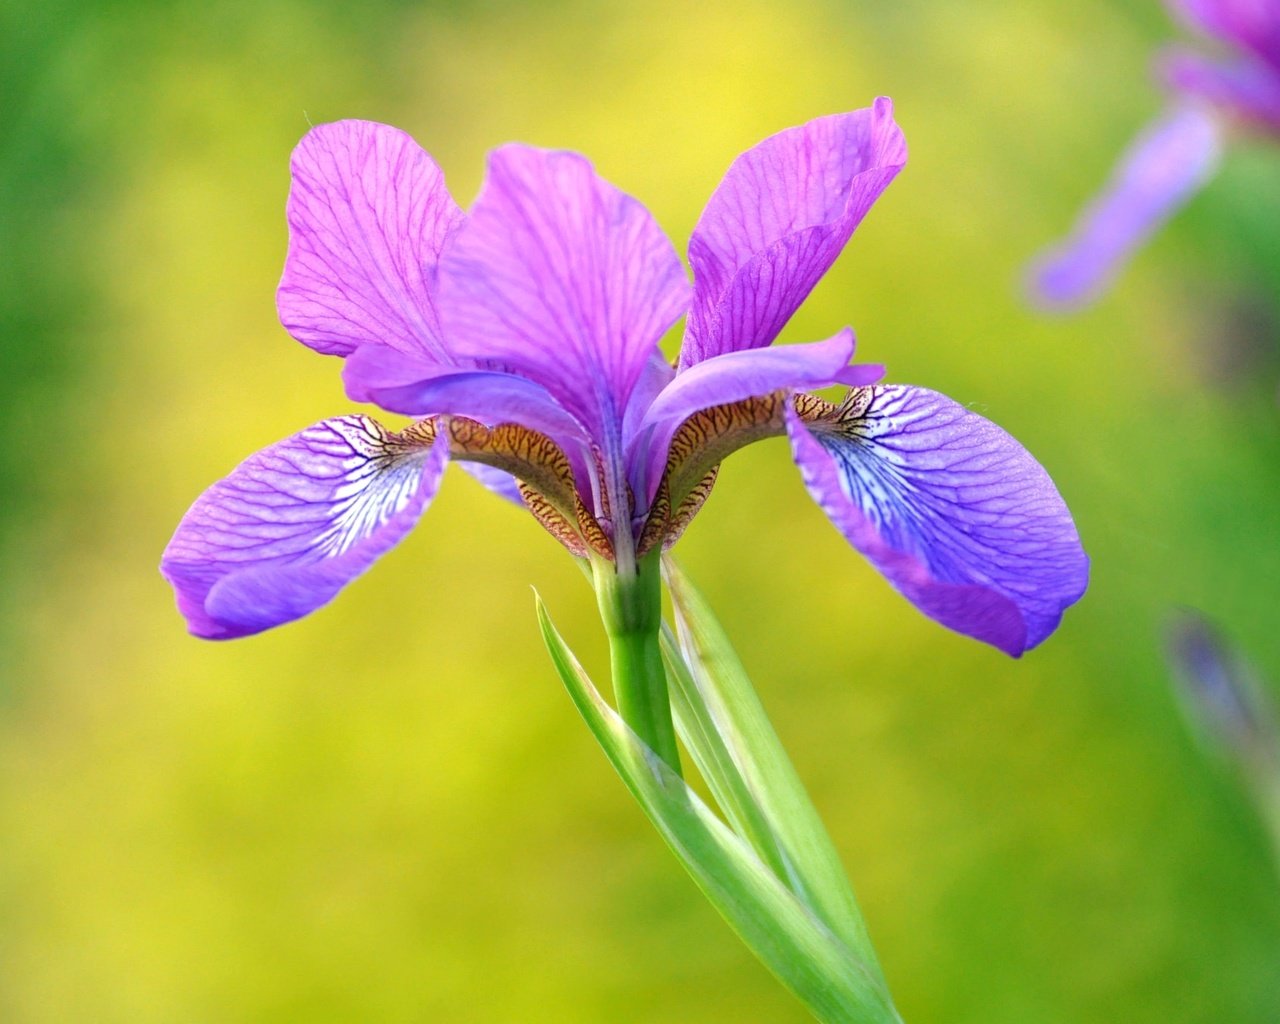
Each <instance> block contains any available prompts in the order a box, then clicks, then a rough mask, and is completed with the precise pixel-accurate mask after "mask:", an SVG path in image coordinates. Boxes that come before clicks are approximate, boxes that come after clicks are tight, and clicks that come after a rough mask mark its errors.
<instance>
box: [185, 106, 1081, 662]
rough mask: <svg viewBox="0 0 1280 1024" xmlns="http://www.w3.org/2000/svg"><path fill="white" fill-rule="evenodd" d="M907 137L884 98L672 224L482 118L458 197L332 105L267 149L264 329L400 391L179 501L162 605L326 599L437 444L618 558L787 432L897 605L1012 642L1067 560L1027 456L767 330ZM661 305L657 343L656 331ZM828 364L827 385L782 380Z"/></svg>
mask: <svg viewBox="0 0 1280 1024" xmlns="http://www.w3.org/2000/svg"><path fill="white" fill-rule="evenodd" d="M905 161H906V145H905V142H904V140H903V137H902V132H901V131H900V129H899V128H898V125H897V124H896V123H895V122H894V119H893V108H892V104H891V103H890V101H889V100H887V99H880V100H878V101H877V102H876V104H875V105H874V106H873V107H871V108H869V109H864V110H857V111H854V112H852V113H847V114H837V115H833V116H829V117H823V118H819V119H817V120H814V121H811V122H809V123H808V124H805V125H802V126H800V127H797V128H791V129H788V130H787V131H783V132H780V133H779V134H777V135H774V136H772V137H771V138H768V139H766V140H765V141H764V142H762V143H760V144H759V145H757V146H756V147H754V148H753V149H751V150H749V151H747V152H746V153H744V154H743V155H742V156H740V157H739V158H738V159H737V160H736V161H735V162H734V163H733V165H732V166H731V167H730V168H729V171H728V173H727V174H726V176H725V178H724V181H723V182H722V183H721V184H720V187H719V188H718V189H717V190H716V191H715V193H714V194H713V195H712V197H711V200H710V202H709V203H708V204H707V207H706V210H705V211H704V212H703V214H702V217H701V219H700V220H699V221H698V224H697V226H696V227H695V229H694V232H693V237H692V239H691V241H690V244H689V263H690V265H691V267H692V270H693V284H692V286H690V284H689V280H688V277H687V275H686V272H685V270H684V268H683V267H682V265H681V263H680V260H679V258H678V257H677V255H676V252H675V250H674V249H673V248H672V245H671V243H670V242H669V241H668V240H667V238H666V237H665V236H664V235H663V233H662V231H661V230H660V229H659V228H658V226H657V224H656V223H655V222H654V220H653V218H652V217H651V216H650V214H649V213H648V211H647V210H646V209H645V208H644V207H643V206H641V205H640V204H639V203H638V202H637V201H636V200H634V199H632V198H631V197H630V196H627V195H625V194H624V193H622V192H620V191H619V190H618V189H616V188H614V187H613V186H612V185H610V184H609V183H608V182H606V181H604V180H603V179H602V178H601V177H599V176H598V175H597V174H596V173H595V171H594V169H593V168H592V165H591V164H590V163H589V162H588V161H587V160H586V159H585V158H583V157H581V156H579V155H577V154H575V153H568V152H560V151H551V150H544V149H536V148H533V147H531V146H524V145H507V146H503V147H502V148H500V149H498V150H496V151H495V152H493V153H492V154H491V155H490V157H489V162H488V173H487V176H486V179H485V182H484V185H483V187H482V188H481V191H480V194H479V197H478V198H477V199H476V202H475V205H474V207H473V208H472V210H471V212H470V214H469V215H464V214H463V212H462V211H461V210H460V209H459V208H458V206H457V205H456V204H455V203H454V201H453V199H452V198H451V197H450V195H449V193H448V191H447V190H446V188H445V185H444V181H443V177H442V175H441V172H440V170H439V168H438V167H437V166H436V164H435V163H434V162H433V161H432V159H431V158H430V157H429V156H428V155H427V154H426V153H425V152H424V151H423V150H422V149H421V148H419V147H418V145H417V144H416V143H415V142H414V141H413V140H412V139H410V138H409V137H408V136H407V135H405V134H404V133H403V132H400V131H398V130H396V129H394V128H390V127H387V126H386V125H380V124H372V123H369V122H363V121H343V122H339V123H336V124H327V125H321V126H320V127H318V128H315V129H313V130H312V131H311V132H309V133H308V134H307V136H306V137H305V138H304V139H303V140H302V142H301V143H300V144H299V145H298V148H297V149H296V150H295V152H294V154H293V160H292V174H293V183H292V188H291V191H290V195H289V203H288V221H289V230H290V241H289V251H288V255H287V258H286V261H285V270H284V276H283V278H282V280H281V283H280V289H279V293H278V304H279V311H280V318H281V321H282V322H283V324H284V326H285V328H286V329H287V330H288V331H289V333H290V334H292V335H293V336H294V337H295V338H296V339H297V340H298V341H300V342H302V343H303V344H304V345H307V346H309V347H310V348H313V349H315V350H316V351H318V352H322V353H326V354H330V355H337V356H341V357H342V358H343V359H344V361H345V364H344V368H343V377H344V380H345V383H346V388H347V393H348V395H349V396H350V397H352V398H353V399H356V400H358V401H370V402H374V403H376V404H377V405H379V406H381V407H382V408H383V409H386V410H389V411H391V412H395V413H402V414H407V415H409V416H412V417H414V422H413V423H412V424H411V425H410V426H409V427H407V428H406V429H404V430H402V431H399V432H391V431H388V430H386V429H385V428H383V427H382V426H380V425H378V424H377V423H376V422H375V421H374V420H372V419H370V418H368V417H366V416H362V415H350V416H341V417H338V418H336V419H329V420H325V421H323V422H321V423H318V424H316V425H315V426H313V427H309V428H308V429H306V430H304V431H302V432H301V433H299V434H296V435H294V436H293V437H289V438H287V439H285V440H283V441H281V442H279V443H278V444H275V445H272V446H271V447H269V448H266V449H265V450H263V451H261V452H259V453H258V454H256V455H253V456H251V457H250V458H249V459H248V460H246V461H245V462H244V463H242V464H241V465H240V466H239V467H238V468H237V469H235V470H234V471H233V472H232V473H231V475H230V476H228V477H226V478H225V479H223V480H221V481H220V482H218V483H216V484H214V485H213V486H212V487H211V488H210V489H209V490H207V491H206V492H205V493H204V494H203V495H202V496H201V497H200V498H199V499H198V500H197V501H196V503H195V504H194V505H193V506H192V508H191V510H190V511H189V512H188V513H187V515H186V516H185V517H184V519H183V520H182V522H181V524H180V525H179V526H178V529H177V532H176V534H175V535H174V537H173V540H172V541H171V542H170V544H169V546H168V548H167V550H166V551H165V553H164V559H163V562H162V566H161V568H162V571H163V573H164V575H165V576H166V578H167V579H168V580H169V581H170V583H172V585H173V587H174V589H175V591H176V593H177V600H178V607H179V609H180V610H181V611H182V613H183V615H184V616H185V617H186V619H187V623H188V626H189V628H190V629H191V631H192V632H193V633H194V634H196V635H197V636H202V637H208V638H230V637H239V636H245V635H248V634H251V633H256V632H259V631H261V630H264V629H268V628H270V627H272V626H277V625H280V624H281V623H284V622H288V621H290V620H292V619H296V618H299V617H300V616H302V615H305V614H307V613H308V612H310V611H313V610H314V609H316V608H318V607H320V606H321V605H323V604H325V603H326V602H328V601H329V600H330V599H332V598H333V597H334V596H335V595H336V594H337V593H338V591H339V590H340V589H341V588H342V587H343V586H344V585H345V584H347V583H348V582H350V581H351V580H352V579H354V578H355V577H356V576H357V575H359V574H360V573H361V572H363V571H364V570H365V569H367V568H368V567H369V566H370V565H371V564H372V563H373V561H374V560H375V559H376V558H378V556H380V555H381V554H383V553H384V552H385V551H387V550H388V549H389V548H391V547H392V546H393V545H394V544H396V543H397V542H398V541H399V540H400V539H401V538H402V537H404V536H405V534H406V533H407V532H408V531H409V530H410V529H411V528H412V527H413V526H414V524H415V523H416V522H417V520H418V518H419V517H420V516H421V515H422V512H423V511H424V509H425V508H426V506H427V504H428V503H429V502H430V500H431V498H432V496H433V495H434V494H435V492H436V489H437V487H438V486H439V484H440V480H441V476H442V474H443V472H444V468H445V464H446V462H447V461H448V460H457V461H461V462H463V463H464V465H467V466H468V467H469V468H473V469H474V470H475V471H476V472H477V475H479V476H480V477H481V479H482V480H483V481H484V482H485V483H486V484H487V485H489V486H490V487H491V488H492V489H493V490H495V491H497V492H498V493H500V494H502V495H504V496H506V497H508V498H511V499H512V500H515V501H519V502H521V503H523V504H524V505H525V506H527V507H528V508H529V510H530V511H531V512H532V513H533V514H534V516H535V517H537V519H538V520H539V521H540V522H541V523H542V524H543V525H544V526H545V527H546V528H547V529H548V530H549V531H550V532H551V533H552V534H553V535H554V536H555V537H556V538H557V539H559V540H560V541H561V542H562V543H563V544H564V545H565V547H567V548H568V549H569V550H570V551H571V552H572V553H573V554H575V555H578V556H580V557H590V558H592V559H594V560H600V559H604V560H607V561H608V562H611V563H612V564H613V565H614V566H616V571H617V573H619V574H620V575H625V574H629V573H633V572H635V567H636V563H637V561H638V560H640V559H644V558H647V557H650V556H652V555H654V554H656V553H657V552H659V551H661V550H663V549H665V548H666V547H669V546H670V544H671V543H672V542H673V541H674V540H675V539H676V538H677V537H678V536H679V535H680V533H681V532H682V531H683V530H684V528H685V527H686V526H687V525H688V523H689V521H690V519H692V517H693V516H694V514H695V513H696V512H697V511H698V509H699V508H700V507H701V505H702V503H703V501H704V500H705V499H706V497H707V495H708V493H709V492H710V490H711V487H712V484H713V482H714V480H715V475H716V472H717V469H718V466H719V464H720V461H721V460H722V459H723V458H724V457H725V456H726V455H728V454H730V453H731V452H732V451H734V450H735V449H737V448H739V447H742V446H743V445H745V444H747V443H749V442H752V441H755V440H758V439H760V438H764V437H769V436H775V435H778V436H781V435H786V436H788V437H789V438H790V441H791V446H792V451H793V453H794V456H795V460H796V462H797V464H798V465H799V467H800V471H801V475H802V477H803V479H804V482H805V485H806V486H807V487H808V489H809V491H810V492H811V494H812V495H813V497H814V499H815V500H816V501H817V502H818V504H819V505H820V506H821V507H822V509H823V510H824V511H825V512H826V513H827V515H828V516H829V517H830V518H831V520H832V521H833V522H834V523H835V525H836V527H837V528H838V529H839V530H840V531H841V532H842V533H843V534H844V535H845V537H846V538H847V539H848V540H849V542H850V543H851V544H852V545H853V546H854V547H856V548H857V549H858V550H859V551H861V552H862V553H863V554H864V555H865V556H866V557H867V558H869V559H870V560H871V561H872V563H873V564H874V565H875V566H876V567H877V568H878V569H879V570H880V571H881V572H882V573H883V574H884V575H885V576H886V577H887V578H888V579H889V580H890V582H891V583H893V585H894V586H896V587H897V588H898V589H899V590H900V591H901V592H902V593H903V594H905V595H906V597H907V598H908V599H910V600H911V601H912V602H914V603H915V604H916V605H917V607H919V608H920V609H921V610H922V611H923V612H924V613H925V614H927V615H929V616H931V617H933V618H934V619H936V620H938V621H939V622H941V623H943V624H944V625H946V626H949V627H950V628H952V629H955V630H958V631H960V632H962V633H966V634H968V635H970V636H973V637H976V638H978V639H980V640H983V641H986V642H987V643H990V644H993V645H995V646H996V647H999V648H1000V649H1001V650H1003V651H1006V652H1008V653H1009V654H1011V655H1014V656H1017V655H1019V654H1021V653H1022V652H1023V651H1024V650H1026V649H1028V648H1030V647H1032V646H1034V645H1036V644H1038V643H1040V641H1042V640H1043V639H1044V638H1045V637H1046V636H1048V635H1049V633H1051V632H1052V631H1053V629H1054V628H1055V627H1056V626H1057V624H1058V622H1059V620H1060V619H1061V616H1062V613H1063V610H1064V609H1065V608H1066V607H1067V606H1068V605H1070V604H1072V603H1073V602H1074V601H1076V600H1077V599H1078V598H1079V597H1080V596H1081V594H1082V593H1083V591H1084V588H1085V585H1086V582H1087V575H1088V561H1087V559H1086V557H1085V555H1084V552H1083V551H1082V549H1081V546H1080V541H1079V538H1078V536H1077V534H1076V530H1075V526H1074V524H1073V523H1072V520H1071V516H1070V514H1069V512H1068V511H1067V508H1066V506H1065V505H1064V503H1063V501H1062V499H1061V497H1060V496H1059V494H1058V492H1057V490H1056V489H1055V487H1054V485H1053V483H1052V481H1051V480H1050V479H1049V476H1048V475H1047V474H1046V473H1045V471H1044V470H1043V469H1042V468H1041V467H1040V465H1039V464H1038V463H1037V462H1036V461H1035V460H1034V459H1033V458H1032V457H1031V456H1030V455H1029V454H1028V453H1027V452H1026V451H1025V450H1024V449H1023V448H1022V447H1021V446H1020V445H1019V444H1018V443H1017V442H1016V441H1014V440H1013V439H1012V438H1011V437H1009V436H1008V435H1007V434H1005V433H1004V432H1003V431H1002V430H1000V429H999V428H998V427H996V426H994V425H993V424H991V423H990V422H988V421H987V420H985V419H983V418H982V417H980V416H977V415H975V414H974V413H972V412H969V411H968V410H967V409H965V408H963V407H962V406H960V405H958V404H956V403H955V402H953V401H951V400H950V399H948V398H945V397H943V396H942V395H940V394H937V393H936V392H933V391H928V390H925V389H923V388H915V387H906V386H902V385H878V384H876V383H875V382H876V381H878V380H879V379H880V377H881V376H882V375H883V369H882V368H881V367H879V366H869V365H850V360H851V359H852V357H853V350H854V338H853V333H852V331H850V330H848V329H847V328H846V329H844V330H841V331H839V332H838V333H836V334H834V335H833V336H832V337H830V338H827V339H826V340H823V341H814V342H808V343H803V344H792V345H786V346H775V347H770V346H771V344H772V342H773V341H774V340H775V339H776V338H777V336H778V334H779V333H780V332H781V330H782V329H783V327H784V326H785V325H786V323H787V321H788V320H789V319H790V317H791V315H792V314H793V313H794V312H795V310H796V309H797V307H798V306H799V305H800V303H801V302H803V301H804V299H805V297H806V296H807V295H808V294H809V292H810V290H811V289H812V288H813V287H814V285H816V284H817V282H818V280H819V279H820V278H821V277H822V275H823V274H824V273H825V272H826V271H827V269H828V268H829V267H830V266H831V264H832V263H833V262H834V261H835V259H836V257H837V256H838V255H839V253H840V251H841V250H842V249H843V247H844V245H845V243H846V242H847V241H848V240H849V238H850V236H851V235H852V233H853V231H854V229H855V228H856V227H857V226H858V224H859V223H860V222H861V220H862V218H863V217H864V216H865V215H866V214H867V212H868V211H869V210H870V208H871V206H872V204H873V203H874V202H875V200H876V198H877V197H878V196H879V195H880V193H881V192H882V191H883V190H884V189H885V188H886V186H888V184H889V183H890V182H891V181H892V180H893V179H894V177H895V176H896V175H897V174H898V172H899V171H900V170H901V169H902V167H903V165H904V163H905ZM682 316H683V317H685V327H684V338H683V343H682V345H681V349H680V356H679V360H678V362H677V363H676V365H675V366H674V367H673V366H672V365H670V364H669V363H667V362H666V361H665V360H664V359H663V357H662V355H661V353H660V351H659V348H658V342H659V339H660V338H661V337H662V335H663V334H664V333H665V332H666V331H667V330H668V329H669V328H670V327H671V326H672V325H673V324H675V323H676V322H677V321H678V320H679V319H680V318H681V317H682ZM835 384H841V385H846V386H848V387H849V388H850V390H849V391H848V393H847V395H846V397H845V398H844V399H843V400H842V401H840V402H839V403H834V404H833V403H831V402H827V401H824V400H822V399H820V398H818V397H816V396H814V395H811V394H809V393H808V392H809V391H810V390H812V389H817V388H822V387H826V386H829V385H835Z"/></svg>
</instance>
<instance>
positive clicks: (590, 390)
mask: <svg viewBox="0 0 1280 1024" xmlns="http://www.w3.org/2000/svg"><path fill="white" fill-rule="evenodd" d="M440 288H441V290H440V296H441V309H442V316H443V323H444V326H445V332H446V336H447V337H448V339H449V344H450V346H451V347H452V348H453V349H454V351H456V352H457V353H458V354H459V355H461V356H464V357H469V358H471V359H474V360H479V361H486V362H496V363H498V364H500V365H501V366H502V367H503V368H504V369H508V370H510V371H511V372H512V373H516V374H520V375H522V376H524V377H527V378H528V379H529V380H531V381H534V382H536V383H537V384H539V385H541V386H542V387H543V388H545V389H546V390H547V391H548V392H550V393H551V395H553V396H554V397H555V398H556V400H557V401H558V402H559V403H560V404H561V405H562V406H563V407H564V408H565V409H567V410H568V411H569V412H570V413H572V414H573V415H574V416H575V417H576V418H577V419H578V420H580V421H581V422H582V423H583V424H585V425H586V426H587V428H588V429H589V430H590V431H591V434H592V436H593V438H594V439H596V440H597V442H598V443H599V444H600V446H601V448H602V449H604V450H605V453H606V457H608V456H609V451H608V449H609V448H610V447H616V446H618V445H619V444H620V438H621V429H622V419H623V415H624V410H625V409H626V406H627V403H628V401H629V399H630V397H631V393H632V390H633V389H634V388H635V387H636V384H637V381H638V380H639V379H640V377H641V375H642V374H643V373H644V371H645V366H646V365H647V364H648V362H649V361H650V359H651V358H652V357H653V355H654V354H655V353H656V352H657V344H658V339H659V338H661V336H662V334H663V332H665V331H666V330H667V328H669V327H670V326H671V325H672V324H673V323H674V322H675V321H676V319H678V318H679V317H680V315H681V314H683V313H684V311H685V308H686V307H687V305H688V300H689V284H688V281H687V279H686V278H685V273H684V269H683V268H682V267H681V265H680V261H679V259H678V257H677V256H676V253H675V251H674V250H673V249H672V247H671V243H670V242H669V241H668V240H667V238H666V236H665V235H663V233H662V231H661V230H660V229H659V228H658V226H657V224H656V223H654V220H653V218H652V217H651V216H650V215H649V212H648V211H647V210H646V209H645V208H644V207H643V206H641V205H640V204H639V203H638V202H636V201H635V200H634V199H632V198H631V197H630V196H627V195H625V194H624V193H622V192H620V191H619V190H618V189H616V188H614V187H613V186H612V185H610V184H609V183H608V182H606V181H604V179H602V178H600V177H599V176H598V175H597V174H596V173H595V171H594V170H593V168H592V166H591V164H590V162H589V161H588V160H586V159H585V158H584V157H581V156H579V155H577V154H575V153H566V152H555V151H549V150H543V149H536V148H534V147H531V146H520V145H508V146H503V147H502V148H501V149H498V150H496V151H495V152H494V153H492V154H491V155H490V157H489V169H488V175H487V176H486V179H485V183H484V186H483V187H482V189H481V191H480V195H479V197H478V198H477V199H476V202H475V206H474V208H473V209H472V212H471V215H470V217H469V219H468V221H467V224H466V226H465V227H464V228H463V229H462V230H461V231H459V232H458V235H457V237H456V239H455V241H454V242H453V244H452V245H451V246H450V247H449V250H448V251H447V252H446V254H445V256H444V258H443V260H442V262H441V265H440ZM615 454H616V453H615Z"/></svg>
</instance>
